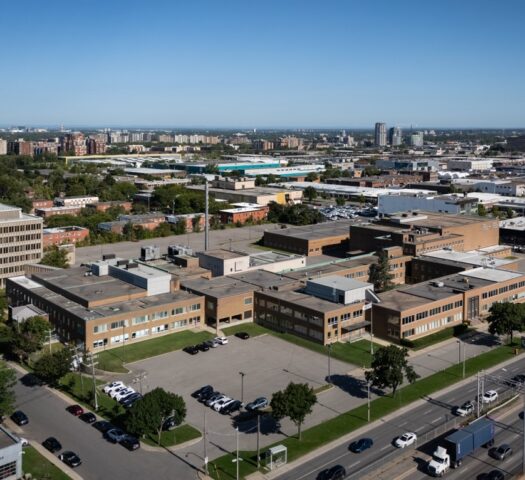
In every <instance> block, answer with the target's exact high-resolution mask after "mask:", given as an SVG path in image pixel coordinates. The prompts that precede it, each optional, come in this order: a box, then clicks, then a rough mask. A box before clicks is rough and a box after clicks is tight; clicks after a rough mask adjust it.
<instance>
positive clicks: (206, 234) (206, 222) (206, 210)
mask: <svg viewBox="0 0 525 480" xmlns="http://www.w3.org/2000/svg"><path fill="white" fill-rule="evenodd" d="M208 197H209V191H208V179H207V178H206V182H205V183H204V251H206V250H208V249H209V248H210V246H209V242H210V238H209V236H210V216H209V205H208V203H209V202H208Z"/></svg>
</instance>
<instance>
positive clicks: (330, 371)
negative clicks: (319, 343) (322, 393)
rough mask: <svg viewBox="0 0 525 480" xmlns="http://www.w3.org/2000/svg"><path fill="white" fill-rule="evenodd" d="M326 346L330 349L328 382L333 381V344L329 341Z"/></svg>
mask: <svg viewBox="0 0 525 480" xmlns="http://www.w3.org/2000/svg"><path fill="white" fill-rule="evenodd" d="M326 348H327V349H328V383H332V368H331V367H332V366H331V364H330V361H331V359H332V344H331V343H329V344H328V345H327V346H326Z"/></svg>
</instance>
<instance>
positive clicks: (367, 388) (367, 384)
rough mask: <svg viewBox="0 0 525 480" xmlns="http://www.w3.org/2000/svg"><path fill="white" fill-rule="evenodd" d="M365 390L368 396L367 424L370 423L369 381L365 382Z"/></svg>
mask: <svg viewBox="0 0 525 480" xmlns="http://www.w3.org/2000/svg"><path fill="white" fill-rule="evenodd" d="M366 390H367V395H368V423H370V380H367V382H366Z"/></svg>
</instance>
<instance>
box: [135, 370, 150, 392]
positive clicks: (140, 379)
mask: <svg viewBox="0 0 525 480" xmlns="http://www.w3.org/2000/svg"><path fill="white" fill-rule="evenodd" d="M146 378H148V375H147V373H146V372H140V373H139V374H138V375H136V376H135V377H133V380H132V383H135V384H137V383H138V384H139V391H140V394H141V395H142V382H143V381H144V380H146Z"/></svg>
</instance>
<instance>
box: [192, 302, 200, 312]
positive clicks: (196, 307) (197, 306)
mask: <svg viewBox="0 0 525 480" xmlns="http://www.w3.org/2000/svg"><path fill="white" fill-rule="evenodd" d="M200 309H201V304H200V303H194V304H193V305H191V306H190V311H191V312H195V311H196V310H200Z"/></svg>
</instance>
